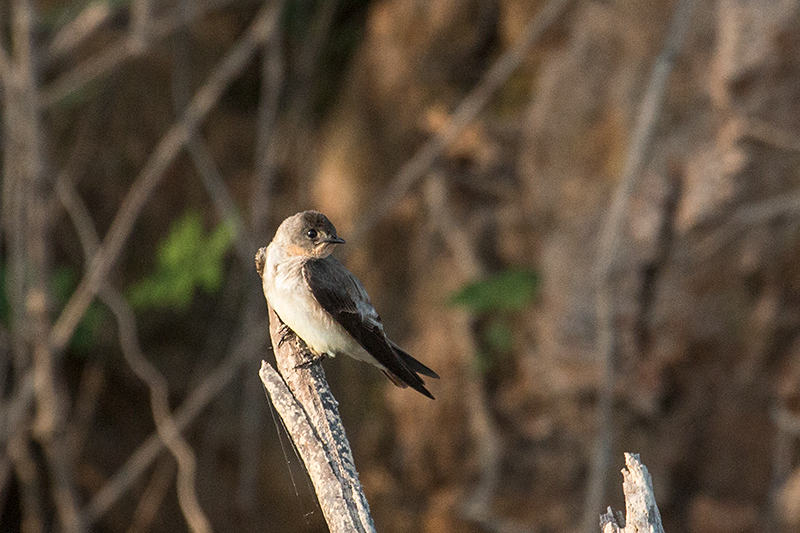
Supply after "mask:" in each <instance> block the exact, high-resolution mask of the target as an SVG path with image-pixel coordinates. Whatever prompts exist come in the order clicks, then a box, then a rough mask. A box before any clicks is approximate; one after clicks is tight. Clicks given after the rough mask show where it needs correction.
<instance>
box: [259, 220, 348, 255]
mask: <svg viewBox="0 0 800 533" xmlns="http://www.w3.org/2000/svg"><path fill="white" fill-rule="evenodd" d="M274 240H275V241H276V242H277V243H278V244H280V245H282V246H283V247H284V248H285V249H286V251H287V252H288V253H289V254H290V255H300V256H308V257H319V258H322V257H327V256H329V255H330V254H331V252H333V247H334V246H335V245H337V244H344V239H342V238H340V237H339V236H338V235H336V228H335V227H334V226H333V224H332V223H331V221H330V220H328V217H326V216H325V215H323V214H322V213H320V212H319V211H303V212H302V213H297V214H296V215H292V216H290V217H289V218H287V219H286V220H284V221H283V222H282V223H281V225H280V226H278V231H277V232H275V239H274Z"/></svg>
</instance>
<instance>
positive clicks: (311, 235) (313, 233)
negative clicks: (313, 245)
mask: <svg viewBox="0 0 800 533" xmlns="http://www.w3.org/2000/svg"><path fill="white" fill-rule="evenodd" d="M306 237H308V238H309V239H316V238H317V230H315V229H310V230H308V231H307V232H306Z"/></svg>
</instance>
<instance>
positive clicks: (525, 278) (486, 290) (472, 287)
mask: <svg viewBox="0 0 800 533" xmlns="http://www.w3.org/2000/svg"><path fill="white" fill-rule="evenodd" d="M537 286H538V276H537V275H536V273H535V272H533V271H531V270H521V269H512V270H505V271H503V272H499V273H497V274H495V275H493V276H491V277H489V278H487V279H485V280H481V281H476V282H473V283H469V284H467V285H465V286H464V287H462V288H461V289H460V290H458V291H457V292H456V293H455V294H453V296H452V297H451V299H450V304H451V305H455V306H459V307H466V308H467V309H469V310H470V311H473V312H476V313H487V312H491V311H519V310H522V309H524V308H525V307H527V306H528V305H529V304H530V303H531V302H532V301H533V298H534V297H535V296H536V289H537Z"/></svg>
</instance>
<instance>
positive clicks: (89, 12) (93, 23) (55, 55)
mask: <svg viewBox="0 0 800 533" xmlns="http://www.w3.org/2000/svg"><path fill="white" fill-rule="evenodd" d="M112 14H113V11H112V9H111V5H110V4H108V3H106V2H92V3H90V4H89V5H87V6H86V7H85V8H83V10H82V11H81V12H80V13H78V14H77V15H76V16H75V18H73V19H72V20H71V21H70V22H69V23H67V24H66V25H64V27H63V28H61V29H60V30H59V31H58V33H56V34H55V35H54V36H53V38H52V39H51V40H50V45H49V46H48V47H47V48H46V49H45V50H44V54H43V55H44V58H43V60H44V61H46V62H50V63H52V62H53V61H55V60H56V59H59V58H61V57H64V56H66V55H67V54H69V53H70V52H71V51H72V50H74V49H75V48H77V47H78V46H79V45H80V44H81V43H82V42H85V41H86V40H87V39H88V38H89V37H91V36H92V35H93V34H94V32H95V31H97V30H98V29H99V28H101V27H102V26H103V25H104V24H105V23H106V22H107V21H108V20H109V19H110V18H111V15H112Z"/></svg>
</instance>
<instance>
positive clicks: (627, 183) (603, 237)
mask: <svg viewBox="0 0 800 533" xmlns="http://www.w3.org/2000/svg"><path fill="white" fill-rule="evenodd" d="M695 3H696V2H695V0H681V2H680V3H679V4H678V7H677V8H676V11H675V15H674V16H673V19H672V22H671V24H670V27H669V29H668V31H667V37H666V41H665V43H664V48H663V49H662V50H661V53H660V54H659V55H658V57H657V58H656V62H655V64H654V65H653V69H652V71H651V73H650V80H649V82H648V85H647V89H646V90H645V93H644V97H643V99H642V104H641V108H640V110H639V114H638V117H637V120H636V126H635V128H634V130H633V134H632V136H631V140H630V145H629V148H628V153H627V156H626V158H625V166H624V168H623V172H622V176H621V177H620V181H619V183H618V184H617V188H616V190H615V192H614V197H613V199H612V202H611V208H610V209H609V212H608V216H607V217H606V220H605V223H604V224H603V229H602V231H601V234H600V240H599V244H598V257H597V263H596V268H597V276H596V283H597V291H596V314H597V324H598V325H597V352H598V358H599V359H600V360H601V361H602V362H603V365H604V370H603V379H602V382H601V388H600V397H599V405H598V414H597V417H598V426H597V427H598V430H597V436H596V439H595V446H594V452H593V455H592V458H591V466H590V472H589V481H588V485H587V492H586V502H585V504H584V511H583V527H582V530H583V531H586V532H588V531H594V527H595V517H596V516H597V515H596V513H597V510H598V509H599V508H600V505H601V504H602V502H603V499H604V498H605V493H604V488H605V482H606V475H607V472H608V469H609V465H610V462H611V450H612V448H613V439H614V435H613V422H614V421H613V403H614V383H615V379H616V376H615V370H614V367H615V364H616V358H615V351H616V344H617V339H616V331H615V328H614V318H615V313H614V294H613V287H612V276H613V270H614V261H615V259H617V258H618V257H619V256H620V255H621V254H620V253H619V252H620V240H621V234H622V228H623V224H624V222H625V217H626V215H627V212H628V202H629V200H630V197H631V194H632V192H633V188H634V185H635V184H636V182H637V180H638V178H639V174H640V171H641V168H642V166H643V164H644V161H645V160H646V158H647V157H648V155H649V153H650V148H651V145H652V142H653V136H654V132H655V126H656V124H657V122H658V119H659V114H660V112H661V103H662V101H663V100H664V94H665V93H666V87H667V81H668V79H669V75H670V72H671V71H672V67H673V65H674V63H675V58H676V57H677V55H678V53H679V52H680V49H681V46H682V44H683V41H684V37H685V36H686V33H687V31H688V28H689V25H690V23H691V21H692V12H693V10H694V5H695Z"/></svg>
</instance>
